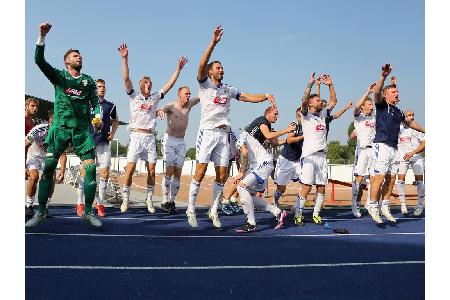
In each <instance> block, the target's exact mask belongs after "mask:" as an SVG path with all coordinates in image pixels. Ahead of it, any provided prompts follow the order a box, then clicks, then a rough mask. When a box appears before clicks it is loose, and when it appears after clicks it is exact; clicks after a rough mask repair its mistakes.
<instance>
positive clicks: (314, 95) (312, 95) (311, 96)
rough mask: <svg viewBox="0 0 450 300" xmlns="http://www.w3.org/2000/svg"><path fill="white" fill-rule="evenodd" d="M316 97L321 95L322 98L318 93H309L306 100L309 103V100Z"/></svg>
mask: <svg viewBox="0 0 450 300" xmlns="http://www.w3.org/2000/svg"><path fill="white" fill-rule="evenodd" d="M314 97H319V98H320V96H319V95H317V94H311V95H309V96H308V97H306V100H307V101H308V103H309V100H311V99H312V98H314ZM320 100H322V99H320Z"/></svg>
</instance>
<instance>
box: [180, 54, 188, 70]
mask: <svg viewBox="0 0 450 300" xmlns="http://www.w3.org/2000/svg"><path fill="white" fill-rule="evenodd" d="M188 61H189V60H188V58H187V57H186V56H182V57H180V59H179V60H178V69H179V70H181V69H183V67H184V66H185V65H186V64H187V62H188Z"/></svg>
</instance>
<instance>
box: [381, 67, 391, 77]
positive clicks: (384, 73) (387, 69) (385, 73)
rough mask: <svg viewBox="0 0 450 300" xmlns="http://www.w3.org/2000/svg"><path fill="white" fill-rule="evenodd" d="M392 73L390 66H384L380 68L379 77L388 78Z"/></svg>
mask: <svg viewBox="0 0 450 300" xmlns="http://www.w3.org/2000/svg"><path fill="white" fill-rule="evenodd" d="M391 72H392V67H391V65H390V64H385V65H383V66H382V67H381V76H383V77H385V78H386V77H388V75H389V74H391Z"/></svg>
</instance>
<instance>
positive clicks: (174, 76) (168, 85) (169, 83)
mask: <svg viewBox="0 0 450 300" xmlns="http://www.w3.org/2000/svg"><path fill="white" fill-rule="evenodd" d="M187 62H188V59H187V58H186V57H184V56H182V57H180V59H179V60H178V64H177V68H176V69H175V72H173V74H172V77H170V79H169V81H167V83H166V85H164V86H163V88H162V90H163V94H164V95H166V94H167V93H168V92H169V91H170V89H171V88H172V87H173V86H174V84H175V82H176V81H177V79H178V76H180V72H181V69H183V67H184V66H185V65H186V64H187Z"/></svg>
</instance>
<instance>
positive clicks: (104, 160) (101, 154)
mask: <svg viewBox="0 0 450 300" xmlns="http://www.w3.org/2000/svg"><path fill="white" fill-rule="evenodd" d="M95 159H96V161H97V165H98V166H99V167H100V169H103V168H109V167H111V144H110V143H107V144H106V143H103V144H99V145H96V146H95Z"/></svg>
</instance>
